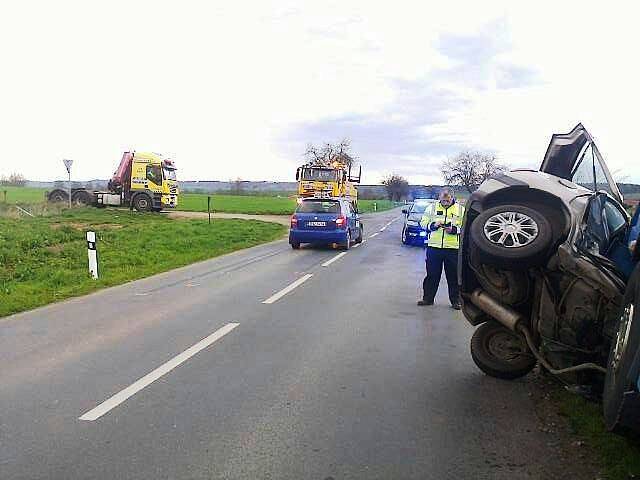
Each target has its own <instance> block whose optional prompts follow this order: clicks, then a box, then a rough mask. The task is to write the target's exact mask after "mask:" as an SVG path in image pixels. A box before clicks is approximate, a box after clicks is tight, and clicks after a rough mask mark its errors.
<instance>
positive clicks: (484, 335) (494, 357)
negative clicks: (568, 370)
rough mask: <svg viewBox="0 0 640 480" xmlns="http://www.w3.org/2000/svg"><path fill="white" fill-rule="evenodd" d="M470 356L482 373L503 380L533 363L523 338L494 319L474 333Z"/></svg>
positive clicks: (533, 365)
mask: <svg viewBox="0 0 640 480" xmlns="http://www.w3.org/2000/svg"><path fill="white" fill-rule="evenodd" d="M471 358H473V361H474V362H475V364H476V365H477V366H478V368H479V369H480V370H482V371H483V372H484V373H486V374H487V375H489V376H491V377H495V378H501V379H504V380H513V379H514V378H519V377H523V376H525V375H526V374H527V373H529V372H530V371H531V370H533V367H535V366H536V359H535V357H534V356H533V355H532V354H531V352H530V351H529V347H527V343H526V341H525V339H524V338H523V337H522V336H521V335H518V334H516V333H514V332H512V331H511V330H507V329H506V328H505V327H503V326H502V325H500V324H499V323H497V322H494V321H491V322H486V323H483V324H482V325H480V326H479V327H478V328H477V329H476V331H475V332H474V334H473V336H472V337H471Z"/></svg>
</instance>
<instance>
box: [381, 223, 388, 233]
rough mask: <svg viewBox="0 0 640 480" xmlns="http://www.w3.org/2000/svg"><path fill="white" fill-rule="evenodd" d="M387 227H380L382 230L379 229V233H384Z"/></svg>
mask: <svg viewBox="0 0 640 480" xmlns="http://www.w3.org/2000/svg"><path fill="white" fill-rule="evenodd" d="M387 227H388V225H385V226H384V227H382V228H381V229H380V231H381V232H384V231H385V230H386V229H387Z"/></svg>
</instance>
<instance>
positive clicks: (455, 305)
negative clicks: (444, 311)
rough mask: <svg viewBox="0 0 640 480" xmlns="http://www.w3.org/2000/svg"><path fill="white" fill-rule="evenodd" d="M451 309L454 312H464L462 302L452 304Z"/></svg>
mask: <svg viewBox="0 0 640 480" xmlns="http://www.w3.org/2000/svg"><path fill="white" fill-rule="evenodd" d="M451 308H453V309H454V310H462V305H460V302H456V303H452V304H451Z"/></svg>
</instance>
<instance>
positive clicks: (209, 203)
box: [207, 196, 211, 225]
mask: <svg viewBox="0 0 640 480" xmlns="http://www.w3.org/2000/svg"><path fill="white" fill-rule="evenodd" d="M207 213H208V214H209V225H211V196H207Z"/></svg>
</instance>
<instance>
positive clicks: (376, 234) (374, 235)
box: [369, 232, 380, 238]
mask: <svg viewBox="0 0 640 480" xmlns="http://www.w3.org/2000/svg"><path fill="white" fill-rule="evenodd" d="M379 233H380V232H376V233H374V234H373V235H369V238H373V237H376V236H378V234H379Z"/></svg>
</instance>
